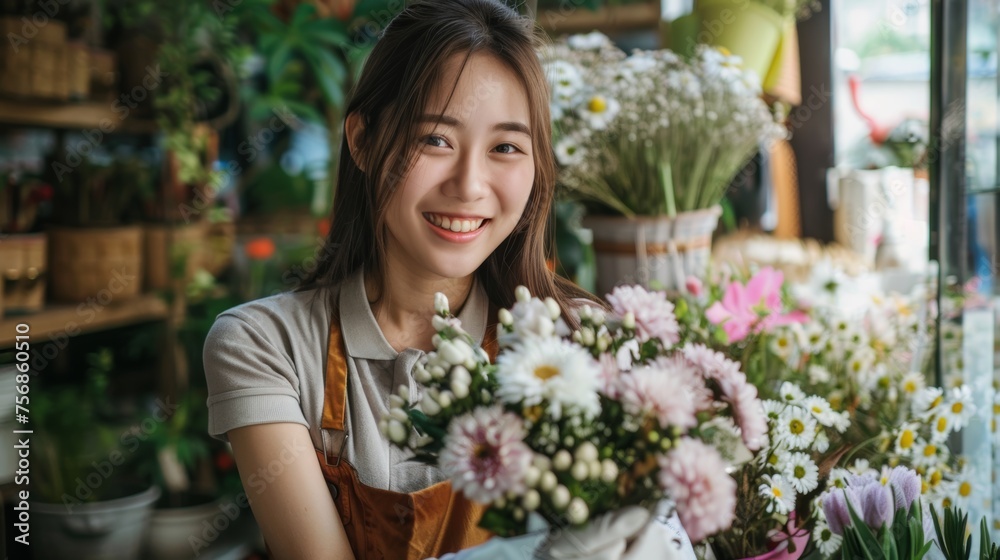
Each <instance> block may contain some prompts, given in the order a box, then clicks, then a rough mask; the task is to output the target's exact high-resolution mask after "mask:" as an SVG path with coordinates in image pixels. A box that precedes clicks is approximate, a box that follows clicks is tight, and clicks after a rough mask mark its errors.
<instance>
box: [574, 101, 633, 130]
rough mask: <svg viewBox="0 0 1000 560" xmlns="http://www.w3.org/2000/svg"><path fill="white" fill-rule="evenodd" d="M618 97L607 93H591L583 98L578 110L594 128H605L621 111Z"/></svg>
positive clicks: (588, 124)
mask: <svg viewBox="0 0 1000 560" xmlns="http://www.w3.org/2000/svg"><path fill="white" fill-rule="evenodd" d="M621 108H622V106H621V104H620V103H618V100H617V99H614V98H612V97H608V96H605V95H591V96H589V97H587V98H585V99H584V100H583V102H582V103H581V104H580V106H579V107H578V108H577V111H579V113H580V117H582V118H583V120H584V121H586V122H587V126H589V127H590V128H592V129H594V130H604V129H605V128H607V127H608V125H609V124H610V123H611V121H612V120H614V118H615V117H616V116H618V113H619V112H620V111H621Z"/></svg>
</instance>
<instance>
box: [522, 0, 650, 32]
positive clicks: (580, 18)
mask: <svg viewBox="0 0 1000 560" xmlns="http://www.w3.org/2000/svg"><path fill="white" fill-rule="evenodd" d="M535 19H536V21H538V25H540V26H541V27H542V29H544V30H545V31H547V32H548V33H550V34H552V35H560V34H563V33H581V32H589V31H594V30H597V31H601V32H608V31H628V30H633V29H655V28H657V27H658V25H659V22H660V5H659V3H658V2H657V3H655V4H654V3H644V4H626V5H624V6H604V7H602V8H600V9H598V10H597V11H596V12H592V11H590V10H588V9H586V8H574V9H573V10H570V11H568V12H567V11H563V10H554V9H549V10H539V12H538V17H537V18H535Z"/></svg>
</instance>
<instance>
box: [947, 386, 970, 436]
mask: <svg viewBox="0 0 1000 560" xmlns="http://www.w3.org/2000/svg"><path fill="white" fill-rule="evenodd" d="M975 413H976V405H975V404H973V403H972V388H971V387H969V386H968V385H963V386H961V387H955V388H953V389H952V390H951V391H949V392H948V401H947V403H946V404H945V408H944V415H945V416H947V417H948V419H949V420H950V421H951V424H952V425H953V426H954V427H953V428H952V429H954V430H961V429H962V428H964V427H965V424H966V423H967V422H968V421H969V418H971V417H972V415H973V414H975Z"/></svg>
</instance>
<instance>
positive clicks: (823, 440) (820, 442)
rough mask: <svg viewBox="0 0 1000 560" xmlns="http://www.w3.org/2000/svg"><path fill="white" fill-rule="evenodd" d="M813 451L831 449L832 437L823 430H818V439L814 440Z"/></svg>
mask: <svg viewBox="0 0 1000 560" xmlns="http://www.w3.org/2000/svg"><path fill="white" fill-rule="evenodd" d="M812 448H813V451H816V452H819V453H826V452H827V450H829V449H830V438H828V437H827V436H826V432H824V431H823V430H816V439H814V440H813V445H812Z"/></svg>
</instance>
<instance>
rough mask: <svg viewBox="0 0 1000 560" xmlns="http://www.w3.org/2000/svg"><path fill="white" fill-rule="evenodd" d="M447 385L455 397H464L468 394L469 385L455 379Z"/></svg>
mask: <svg viewBox="0 0 1000 560" xmlns="http://www.w3.org/2000/svg"><path fill="white" fill-rule="evenodd" d="M448 386H449V387H450V388H451V392H452V393H454V394H455V398H456V399H464V398H465V397H468V396H469V386H468V385H465V384H463V383H462V382H461V381H459V380H457V379H452V380H451V383H450V384H449V385H448Z"/></svg>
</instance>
